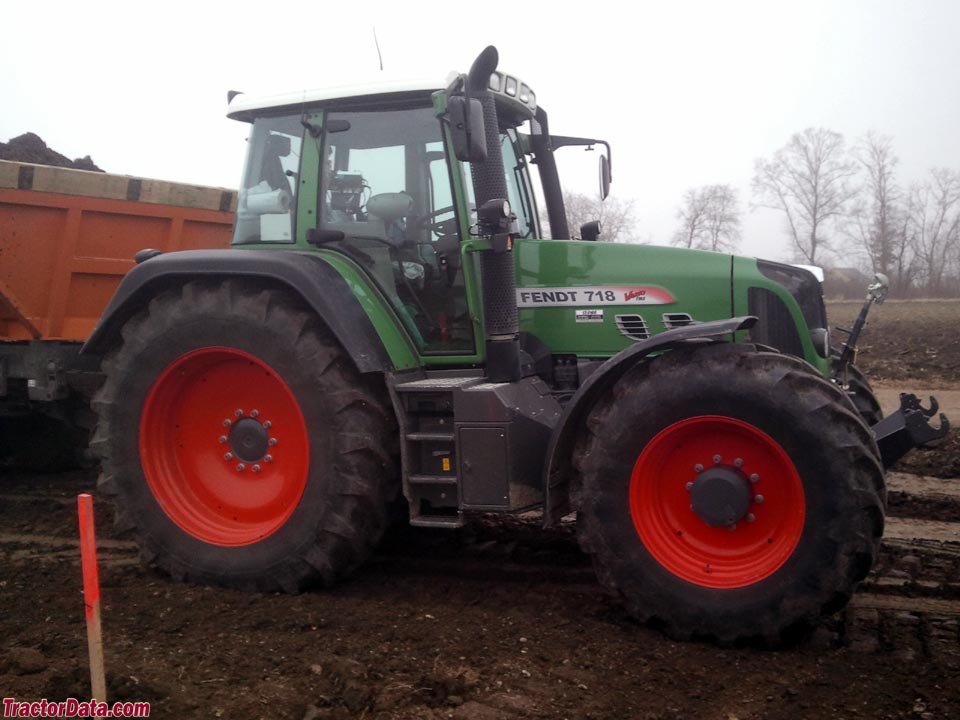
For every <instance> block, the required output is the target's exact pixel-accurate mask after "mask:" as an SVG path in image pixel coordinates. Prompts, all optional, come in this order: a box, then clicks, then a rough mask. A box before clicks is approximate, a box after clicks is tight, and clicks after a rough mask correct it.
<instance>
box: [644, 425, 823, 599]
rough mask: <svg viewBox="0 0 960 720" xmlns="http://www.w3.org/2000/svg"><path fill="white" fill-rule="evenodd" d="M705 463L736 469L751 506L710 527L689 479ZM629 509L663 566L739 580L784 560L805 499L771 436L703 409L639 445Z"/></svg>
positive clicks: (710, 582) (708, 578) (703, 578)
mask: <svg viewBox="0 0 960 720" xmlns="http://www.w3.org/2000/svg"><path fill="white" fill-rule="evenodd" d="M718 458H719V460H718ZM711 466H718V467H720V468H723V469H724V470H725V471H726V472H728V473H734V472H735V473H737V474H738V476H741V477H742V478H743V482H744V483H746V485H745V486H744V487H746V488H749V491H748V492H749V497H750V500H749V507H748V509H747V511H746V513H745V514H744V515H743V516H742V517H741V518H740V519H738V520H737V522H736V524H735V525H733V526H732V527H711V526H710V525H708V524H707V522H705V521H704V520H703V519H702V518H701V517H700V516H699V515H698V514H697V513H696V512H695V511H694V510H693V509H692V505H691V487H692V483H694V482H696V479H697V477H698V475H699V474H700V473H701V472H704V471H705V470H706V469H709V468H710V467H711ZM630 514H631V516H632V518H633V524H634V527H635V528H636V530H637V533H638V534H639V536H640V539H641V540H642V541H643V544H644V546H645V547H646V548H647V550H648V551H649V552H650V554H651V555H652V556H653V557H654V558H655V559H656V561H657V562H659V563H660V564H661V565H662V566H663V567H664V568H665V569H667V570H668V571H670V572H671V573H673V574H674V575H676V576H677V577H680V578H682V579H684V580H686V581H688V582H691V583H694V584H696V585H700V586H702V587H708V588H737V587H743V586H745V585H750V584H752V583H755V582H758V581H760V580H763V579H764V578H766V577H769V576H770V575H772V574H773V573H774V572H776V571H777V570H778V569H779V568H780V567H782V566H783V564H784V563H785V562H786V561H787V559H788V558H789V557H790V556H791V555H792V554H793V551H794V550H795V549H796V547H797V543H798V542H799V541H800V536H801V534H802V533H803V524H804V518H805V515H806V507H805V500H804V492H803V483H802V481H801V480H800V475H799V473H798V472H797V469H796V468H795V467H794V465H793V463H792V462H791V460H790V458H789V456H788V455H787V453H786V452H785V451H784V449H783V448H782V447H781V446H780V445H779V444H778V443H777V442H776V441H775V440H774V439H773V438H771V437H770V436H769V435H767V434H766V433H764V432H763V431H761V430H759V429H758V428H756V427H755V426H753V425H751V424H749V423H746V422H743V421H741V420H736V419H734V418H729V417H721V416H716V415H704V416H699V417H694V418H689V419H687V420H682V421H680V422H677V423H674V424H673V425H670V426H669V427H667V428H665V429H663V430H661V431H660V432H659V433H658V434H657V435H656V437H654V438H653V439H652V440H651V441H650V442H649V443H648V444H647V446H646V447H645V448H644V449H643V452H641V453H640V457H639V458H637V462H636V464H635V465H634V467H633V474H632V475H631V478H630Z"/></svg>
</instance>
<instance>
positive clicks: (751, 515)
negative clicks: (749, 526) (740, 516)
mask: <svg viewBox="0 0 960 720" xmlns="http://www.w3.org/2000/svg"><path fill="white" fill-rule="evenodd" d="M756 519H757V516H756V515H754V514H753V513H747V522H753V521H754V520H756Z"/></svg>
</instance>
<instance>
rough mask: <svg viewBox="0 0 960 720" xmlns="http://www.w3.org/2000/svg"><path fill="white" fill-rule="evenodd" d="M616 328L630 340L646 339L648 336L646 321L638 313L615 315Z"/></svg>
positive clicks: (648, 330)
mask: <svg viewBox="0 0 960 720" xmlns="http://www.w3.org/2000/svg"><path fill="white" fill-rule="evenodd" d="M615 319H616V321H617V329H618V330H619V331H620V332H622V333H623V334H624V335H626V336H627V337H628V338H630V339H631V340H646V339H647V338H648V337H650V329H649V328H648V327H647V323H646V322H645V321H644V319H643V318H642V317H640V316H639V315H617V316H616V318H615Z"/></svg>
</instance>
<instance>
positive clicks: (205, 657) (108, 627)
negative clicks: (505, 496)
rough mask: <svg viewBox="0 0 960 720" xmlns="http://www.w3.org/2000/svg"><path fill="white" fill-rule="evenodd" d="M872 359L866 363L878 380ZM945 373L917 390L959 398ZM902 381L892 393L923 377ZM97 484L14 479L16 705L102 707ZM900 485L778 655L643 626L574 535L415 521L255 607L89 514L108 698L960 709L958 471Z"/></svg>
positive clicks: (464, 714) (0, 496) (247, 705)
mask: <svg viewBox="0 0 960 720" xmlns="http://www.w3.org/2000/svg"><path fill="white" fill-rule="evenodd" d="M890 307H892V305H891V304H888V305H886V306H884V307H883V308H881V311H882V312H886V311H888V309H889V308H890ZM957 307H960V306H957ZM878 317H879V314H878ZM958 319H960V317H957V316H954V318H953V322H954V325H953V327H956V326H957V321H958ZM880 326H881V323H880V321H879V320H878V321H876V322H875V324H874V326H873V327H871V330H874V329H876V328H877V327H880ZM930 327H931V328H936V329H937V335H938V336H939V335H942V334H948V333H945V332H943V329H944V328H943V326H942V324H941V323H937V322H931V323H930ZM925 342H928V343H929V344H928V345H924V348H930V347H936V348H940V347H941V346H942V345H943V344H946V345H949V343H948V342H947V340H945V339H943V338H940V337H935V338H934V337H931V338H929V340H928V341H925ZM863 347H864V353H863V355H862V356H861V360H862V364H863V365H864V366H865V367H870V363H875V367H878V368H880V369H883V368H884V367H886V366H885V365H884V363H885V361H883V360H882V359H880V358H877V359H876V360H872V359H871V358H870V356H869V355H868V351H867V347H866V343H864V344H863ZM870 347H873V346H870ZM923 352H926V349H925V350H924V351H923ZM940 354H941V351H940V350H937V355H938V356H940ZM938 363H940V364H939V365H938V366H937V370H936V373H933V372H932V371H931V374H930V375H924V376H923V378H922V379H923V381H924V382H928V381H929V382H930V383H932V386H936V384H937V383H942V384H944V385H951V386H954V385H957V384H958V380H960V373H958V371H957V370H956V369H954V370H953V371H952V374H949V373H947V372H946V371H947V369H948V367H947V366H948V364H949V363H948V362H946V361H943V360H942V359H940V360H938ZM895 369H896V368H895V366H893V365H890V366H889V368H888V369H887V370H885V371H884V372H886V373H887V374H888V375H889V377H884V381H886V380H898V379H903V380H907V381H910V382H913V383H916V381H917V378H912V377H908V376H904V377H903V378H896V377H893V374H894V371H895ZM931 378H936V379H935V380H931ZM958 420H960V418H958ZM939 452H941V455H939V456H938V457H940V458H941V459H943V458H944V457H948V455H949V454H954V450H948V451H939ZM94 485H95V471H87V472H80V473H60V474H54V475H43V476H41V475H36V474H32V475H31V474H23V473H18V472H13V471H9V470H8V471H6V472H5V473H4V476H3V482H2V484H0V608H3V610H4V612H3V613H0V636H2V641H0V642H2V645H0V650H2V654H0V691H2V692H3V696H5V697H17V698H19V699H39V698H41V697H46V698H48V699H51V700H55V699H64V698H66V697H71V696H74V697H83V696H86V695H88V694H89V684H88V677H87V661H86V641H85V636H84V626H83V600H82V595H81V579H80V572H79V561H78V551H77V547H76V545H77V543H76V540H75V538H76V534H77V528H76V520H75V499H74V498H75V495H76V493H77V492H79V491H82V490H92V489H93V488H94ZM889 490H890V508H889V517H888V523H887V530H886V534H885V540H884V545H883V548H882V553H881V557H880V559H879V562H878V564H877V567H876V569H875V571H874V573H873V574H872V575H871V577H870V578H869V580H868V582H866V583H865V584H864V586H863V587H862V588H861V590H860V591H859V592H858V593H857V595H856V596H855V597H854V600H853V602H852V603H851V605H850V606H849V607H848V608H847V609H846V610H845V611H843V612H841V613H840V614H838V615H836V616H834V617H833V618H831V619H829V620H828V621H827V622H825V623H824V625H823V626H822V627H821V628H820V629H819V630H818V631H817V632H816V633H815V634H813V636H812V637H810V638H808V639H806V640H805V641H802V642H800V643H799V644H797V645H796V646H794V647H790V648H785V649H780V650H768V649H763V648H759V647H740V648H719V647H716V646H713V645H709V644H704V643H695V642H694V643H677V642H674V641H671V640H669V639H667V638H665V637H664V636H663V635H661V634H660V633H659V632H657V631H656V630H654V629H651V628H648V627H644V626H642V625H639V624H637V623H636V622H634V621H632V620H631V619H630V618H629V617H628V616H627V615H626V614H625V613H624V611H623V610H622V609H621V608H620V606H619V605H618V604H617V603H616V602H615V601H614V600H613V599H612V598H609V597H608V596H607V595H605V594H604V592H603V591H602V590H601V589H600V587H599V586H598V585H597V584H596V582H595V580H594V578H593V573H592V569H591V568H590V566H589V562H588V561H587V560H586V559H585V558H584V556H583V555H582V554H581V553H580V552H579V550H578V548H577V544H576V540H575V534H574V533H575V530H574V527H573V525H572V523H571V524H564V525H563V526H561V527H560V528H557V529H555V530H551V531H546V532H544V531H541V530H539V528H538V527H537V525H536V521H535V519H517V520H512V521H496V522H495V521H493V520H491V519H488V518H482V517H481V518H475V519H474V520H473V521H472V522H471V523H470V524H469V525H468V526H467V527H466V528H463V529H461V530H458V531H455V532H448V531H428V530H423V531H419V530H415V529H406V530H404V531H401V532H399V533H397V534H395V535H393V536H391V537H390V538H389V539H388V541H387V542H385V543H384V544H383V546H382V547H381V549H380V550H379V552H378V553H377V554H376V556H375V557H374V558H373V560H372V561H371V562H369V563H368V564H367V565H366V566H365V567H363V568H362V569H361V570H360V571H359V572H358V573H357V574H356V575H355V576H354V577H353V578H351V579H350V580H349V581H346V582H344V583H342V584H341V585H340V586H339V587H338V588H335V589H333V590H329V591H321V592H312V593H306V594H303V595H299V596H295V597H291V596H281V595H267V596H264V595H250V594H244V593H240V592H233V591H226V590H214V589H208V588H201V587H195V586H190V585H185V584H179V583H174V582H172V581H170V580H169V579H167V578H166V577H163V576H161V575H159V574H157V573H155V572H154V571H152V570H150V569H147V568H144V567H142V566H141V565H140V564H139V563H138V561H137V557H136V551H135V549H134V547H133V545H132V543H131V542H130V539H129V537H127V536H124V535H120V534H117V533H116V531H115V530H114V529H113V528H112V525H111V523H110V514H109V512H108V510H107V508H106V507H105V506H103V505H98V513H97V521H98V527H99V529H100V536H101V543H100V555H101V578H102V586H103V589H102V595H103V606H104V609H103V618H104V635H105V649H106V662H107V668H108V675H109V683H108V688H109V695H110V698H111V699H130V700H148V701H150V702H151V703H152V704H153V714H152V715H151V717H157V718H207V717H223V718H237V719H241V720H242V719H246V718H251V719H255V718H293V719H295V720H302V719H315V718H384V719H386V718H426V719H436V720H439V719H441V718H444V719H447V718H454V719H457V720H486V719H488V718H491V719H492V718H506V719H511V718H571V719H573V718H596V719H600V718H610V719H611V720H613V719H614V718H616V719H617V720H622V719H632V718H636V719H643V720H661V719H662V720H667V719H671V720H672V719H674V718H705V719H713V718H716V719H717V720H731V718H739V719H741V720H746V719H747V718H770V719H771V720H774V719H777V718H784V719H786V718H790V719H791V720H792V719H795V718H834V717H835V718H903V719H906V718H910V719H914V718H917V719H921V720H932V719H934V718H936V719H940V718H956V717H960V630H958V626H960V480H958V481H955V482H951V481H950V480H944V479H940V478H936V477H926V478H924V477H919V476H917V475H913V474H903V473H895V474H893V475H891V476H890V478H889Z"/></svg>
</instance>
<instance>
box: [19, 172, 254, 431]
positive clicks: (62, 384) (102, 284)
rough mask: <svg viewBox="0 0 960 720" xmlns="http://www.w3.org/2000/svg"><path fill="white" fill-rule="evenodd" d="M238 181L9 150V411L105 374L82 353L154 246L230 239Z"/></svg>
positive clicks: (54, 398)
mask: <svg viewBox="0 0 960 720" xmlns="http://www.w3.org/2000/svg"><path fill="white" fill-rule="evenodd" d="M236 203H237V196H236V192H234V191H232V190H225V189H221V188H208V187H199V186H195V185H183V184H178V183H170V182H162V181H157V180H148V179H144V178H134V177H128V176H120V175H108V174H105V173H96V172H87V171H84V170H72V169H66V168H58V167H48V166H43V165H32V164H29V163H19V162H9V161H2V160H0V417H2V416H6V417H10V416H22V415H25V414H31V413H36V412H37V411H40V412H44V413H47V414H49V415H52V416H63V415H64V410H63V406H64V403H65V402H69V401H70V400H71V398H73V397H74V396H76V395H78V394H84V393H86V392H89V390H90V389H91V386H92V385H95V384H96V382H97V370H98V368H96V367H95V365H96V360H95V359H94V360H93V361H92V363H93V365H94V366H93V367H91V361H90V360H87V359H86V358H84V359H81V358H80V357H79V355H78V351H79V349H80V346H81V344H82V343H83V341H84V340H85V339H86V338H87V336H88V335H89V334H90V332H91V331H92V330H93V327H94V326H95V325H96V323H97V319H98V318H99V317H100V314H101V312H102V311H103V309H104V308H105V307H106V305H107V303H108V302H109V301H110V298H111V297H112V296H113V293H114V290H116V288H117V285H118V284H119V283H120V280H121V278H122V277H123V275H124V274H125V273H126V272H127V271H128V270H130V268H132V267H133V265H134V255H135V254H136V253H137V252H138V251H139V250H141V249H144V248H156V249H158V250H162V251H165V252H166V251H172V250H188V249H196V248H222V247H227V245H228V244H229V242H230V235H231V231H232V227H233V219H234V211H235V210H236Z"/></svg>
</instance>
